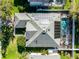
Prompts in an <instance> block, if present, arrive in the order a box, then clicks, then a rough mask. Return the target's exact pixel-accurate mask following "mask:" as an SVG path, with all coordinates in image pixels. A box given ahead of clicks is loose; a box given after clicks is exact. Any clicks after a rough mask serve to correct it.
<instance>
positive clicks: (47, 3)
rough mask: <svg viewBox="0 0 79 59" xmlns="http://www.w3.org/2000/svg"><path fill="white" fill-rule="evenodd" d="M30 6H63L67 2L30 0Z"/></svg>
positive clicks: (61, 0) (63, 0)
mask: <svg viewBox="0 0 79 59" xmlns="http://www.w3.org/2000/svg"><path fill="white" fill-rule="evenodd" d="M28 2H29V3H30V6H32V7H34V6H37V7H38V6H39V7H40V6H42V7H43V6H63V5H64V4H65V0H28Z"/></svg>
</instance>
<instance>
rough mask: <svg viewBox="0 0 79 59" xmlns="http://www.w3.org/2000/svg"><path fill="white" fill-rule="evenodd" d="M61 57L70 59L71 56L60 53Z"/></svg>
mask: <svg viewBox="0 0 79 59" xmlns="http://www.w3.org/2000/svg"><path fill="white" fill-rule="evenodd" d="M61 59H71V57H69V56H68V55H65V56H64V55H61Z"/></svg>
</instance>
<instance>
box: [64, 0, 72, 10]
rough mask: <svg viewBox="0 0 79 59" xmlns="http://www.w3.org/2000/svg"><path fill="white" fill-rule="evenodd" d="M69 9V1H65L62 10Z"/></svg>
mask: <svg viewBox="0 0 79 59" xmlns="http://www.w3.org/2000/svg"><path fill="white" fill-rule="evenodd" d="M70 7H71V3H70V2H69V0H67V1H66V4H65V6H64V9H66V10H67V9H69V8H70Z"/></svg>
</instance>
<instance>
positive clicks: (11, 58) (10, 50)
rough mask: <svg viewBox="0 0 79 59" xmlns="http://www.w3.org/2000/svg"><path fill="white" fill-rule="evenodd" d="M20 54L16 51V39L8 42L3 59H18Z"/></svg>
mask: <svg viewBox="0 0 79 59" xmlns="http://www.w3.org/2000/svg"><path fill="white" fill-rule="evenodd" d="M19 58H20V54H19V53H18V50H17V43H16V39H15V40H14V41H13V42H12V41H11V42H10V44H9V46H8V47H7V52H6V57H5V58H3V59H19Z"/></svg>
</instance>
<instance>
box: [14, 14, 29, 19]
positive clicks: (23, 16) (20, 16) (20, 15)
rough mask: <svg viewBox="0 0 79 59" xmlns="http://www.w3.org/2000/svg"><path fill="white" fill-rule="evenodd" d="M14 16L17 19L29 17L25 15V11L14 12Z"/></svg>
mask: <svg viewBox="0 0 79 59" xmlns="http://www.w3.org/2000/svg"><path fill="white" fill-rule="evenodd" d="M15 16H16V17H17V18H18V20H29V19H30V18H29V17H28V16H27V15H26V13H15Z"/></svg>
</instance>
